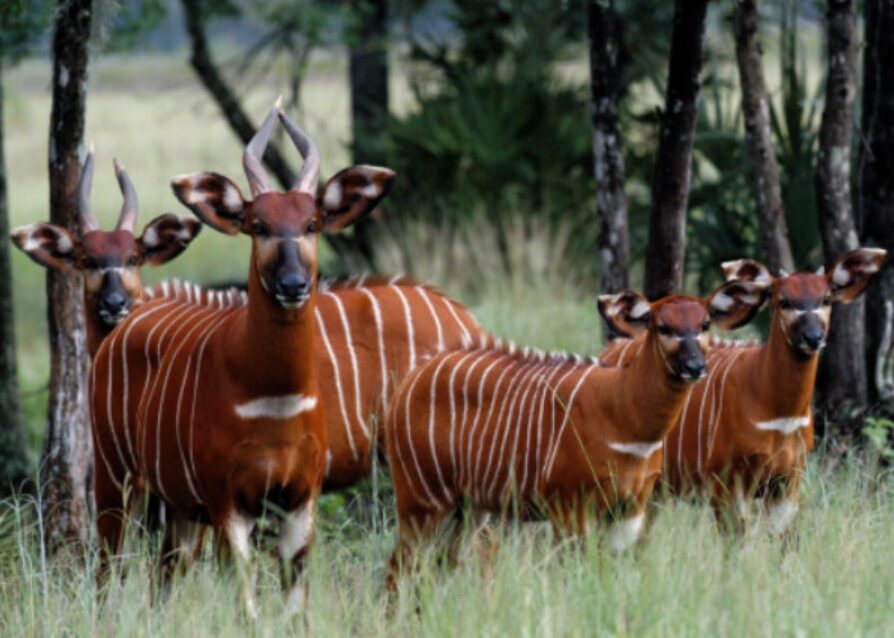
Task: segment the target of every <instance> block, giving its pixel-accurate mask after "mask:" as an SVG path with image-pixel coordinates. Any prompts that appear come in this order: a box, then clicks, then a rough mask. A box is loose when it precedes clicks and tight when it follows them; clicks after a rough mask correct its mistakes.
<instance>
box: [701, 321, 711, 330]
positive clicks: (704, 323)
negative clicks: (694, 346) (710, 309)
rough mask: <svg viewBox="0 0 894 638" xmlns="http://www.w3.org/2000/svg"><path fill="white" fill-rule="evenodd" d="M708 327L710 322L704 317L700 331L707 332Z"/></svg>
mask: <svg viewBox="0 0 894 638" xmlns="http://www.w3.org/2000/svg"><path fill="white" fill-rule="evenodd" d="M710 327H711V322H710V321H708V320H707V319H705V320H704V321H703V322H702V332H707V331H708V328H710Z"/></svg>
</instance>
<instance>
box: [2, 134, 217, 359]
mask: <svg viewBox="0 0 894 638" xmlns="http://www.w3.org/2000/svg"><path fill="white" fill-rule="evenodd" d="M114 164H115V175H116V176H117V177H118V185H119V186H120V188H121V194H122V195H123V196H124V204H123V205H122V206H121V213H120V214H119V216H118V224H117V225H116V226H115V230H113V231H109V232H107V231H103V230H101V229H100V227H99V223H98V222H97V221H96V217H95V216H94V214H93V209H92V207H91V206H90V188H91V186H92V184H93V152H92V150H91V151H90V152H89V153H88V154H87V159H86V160H85V161H84V168H83V170H82V171H81V181H80V184H79V186H78V225H79V231H80V232H79V233H78V234H77V236H76V235H74V234H73V233H71V232H69V231H68V230H67V229H65V228H62V227H61V226H56V225H54V224H45V223H35V224H30V225H28V226H22V227H21V228H16V229H15V230H13V231H12V240H13V242H14V243H15V245H16V246H18V247H19V248H20V249H21V250H22V251H23V252H24V253H25V254H27V255H28V256H29V257H31V259H33V260H34V261H36V262H37V263H38V264H40V265H42V266H46V267H47V268H53V269H55V270H58V271H61V272H70V271H72V270H77V271H79V272H81V274H82V275H83V276H84V307H85V311H86V325H87V349H88V351H89V352H90V354H91V355H93V354H95V353H96V351H97V350H98V349H99V344H100V343H101V342H102V340H103V339H105V337H106V336H107V335H108V334H109V333H110V332H111V331H112V329H113V328H114V327H115V326H116V325H118V324H119V323H121V321H122V320H123V319H124V318H126V317H127V316H128V314H129V313H130V312H131V310H133V308H134V307H135V306H136V305H138V304H139V303H142V302H143V301H144V300H145V299H146V298H148V296H151V292H147V291H144V290H143V283H142V281H141V279H140V266H143V265H145V264H149V265H152V266H158V265H161V264H163V263H166V262H168V261H170V260H172V259H174V258H175V257H176V256H177V255H179V254H180V253H181V252H183V251H184V250H185V249H186V247H187V246H188V245H189V243H190V242H191V241H192V240H193V239H194V238H195V237H196V235H198V234H199V231H200V230H201V228H202V225H201V224H200V223H199V222H198V221H196V220H195V219H186V218H184V219H181V218H179V217H177V216H175V215H172V214H171V213H167V214H164V215H161V216H159V217H156V218H155V219H153V220H152V221H151V222H149V223H148V224H147V225H146V227H145V228H144V229H143V234H142V236H140V237H134V228H135V226H136V222H137V212H138V205H137V193H136V189H135V188H134V186H133V184H132V183H131V181H130V178H129V177H128V176H127V172H126V171H125V170H124V168H123V167H122V166H121V165H120V164H119V163H118V160H115V162H114Z"/></svg>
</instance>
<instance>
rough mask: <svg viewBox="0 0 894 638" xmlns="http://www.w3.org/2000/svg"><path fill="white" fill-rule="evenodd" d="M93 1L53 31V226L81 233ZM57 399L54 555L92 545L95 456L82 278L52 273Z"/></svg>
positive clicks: (46, 459)
mask: <svg viewBox="0 0 894 638" xmlns="http://www.w3.org/2000/svg"><path fill="white" fill-rule="evenodd" d="M92 20H93V2H92V0H60V2H59V4H58V9H57V13H56V17H55V25H54V33H53V106H52V112H51V113H50V155H49V171H50V222H52V223H54V224H58V225H59V226H64V227H66V228H68V229H69V230H71V231H72V232H75V231H76V224H77V209H76V200H77V189H78V180H79V179H80V176H81V163H80V155H81V154H82V152H83V150H84V149H83V140H84V111H85V109H86V101H87V64H88V45H89V42H90V28H91V22H92ZM47 297H48V299H49V304H48V307H47V316H48V322H49V333H50V335H49V336H50V400H49V408H48V423H47V435H46V441H45V444H44V451H43V458H42V459H41V466H40V480H41V488H42V491H43V501H42V509H43V517H44V530H45V540H46V543H47V546H48V547H49V548H50V550H51V551H54V552H55V551H57V550H59V549H61V548H63V547H64V546H66V545H67V544H69V543H72V542H74V543H77V544H83V543H84V542H85V541H86V540H87V514H88V510H89V509H90V507H91V504H92V500H93V498H92V495H93V485H92V483H93V480H92V475H93V470H92V468H93V450H92V447H93V446H92V442H91V435H90V427H89V419H88V405H87V366H88V360H89V357H88V353H87V344H86V340H85V327H84V305H83V292H82V282H81V276H80V274H78V273H69V274H63V273H59V272H56V271H54V270H49V271H48V272H47Z"/></svg>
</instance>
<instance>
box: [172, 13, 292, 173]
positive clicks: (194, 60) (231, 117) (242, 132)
mask: <svg viewBox="0 0 894 638" xmlns="http://www.w3.org/2000/svg"><path fill="white" fill-rule="evenodd" d="M182 4H183V13H184V16H185V17H186V32H187V34H188V35H189V42H190V46H191V48H192V55H191V56H190V59H189V62H190V64H191V65H192V68H193V69H194V70H195V72H196V75H198V76H199V80H200V81H201V82H202V84H204V85H205V88H206V89H207V90H208V93H210V94H211V97H212V98H213V99H214V101H215V102H217V106H218V107H220V111H221V113H222V114H223V116H224V119H226V121H227V124H229V125H230V128H231V129H232V130H233V132H234V133H235V134H236V135H237V136H238V137H239V139H240V140H242V143H243V144H248V143H249V142H250V141H251V138H253V137H254V136H255V133H256V132H257V129H256V128H255V126H254V124H252V123H251V120H250V119H249V118H248V115H246V114H245V111H244V110H243V108H242V104H241V103H240V102H239V98H238V97H237V96H236V94H235V93H234V92H233V89H232V88H230V85H229V84H227V81H226V79H224V77H223V75H221V73H220V71H219V70H218V68H217V65H216V64H215V62H214V58H212V56H211V49H210V48H209V46H208V38H207V36H206V35H205V22H206V20H207V16H206V15H205V11H204V9H203V6H204V4H205V3H204V2H202V0H182ZM264 163H265V164H266V165H267V167H268V168H269V169H270V170H271V171H272V172H273V175H274V176H275V177H276V180H277V181H278V182H279V184H280V186H282V187H283V188H285V189H289V188H291V187H292V184H293V183H294V181H295V173H294V171H292V169H291V168H290V167H289V165H288V163H287V162H286V160H285V158H284V157H283V156H282V153H280V151H279V148H278V147H277V146H276V144H274V143H273V142H272V141H271V142H270V143H269V144H268V145H267V150H266V152H265V153H264Z"/></svg>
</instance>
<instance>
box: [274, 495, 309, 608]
mask: <svg viewBox="0 0 894 638" xmlns="http://www.w3.org/2000/svg"><path fill="white" fill-rule="evenodd" d="M315 506H316V499H315V498H313V497H312V498H310V499H308V500H307V502H305V504H304V505H303V506H302V507H300V508H299V509H297V510H295V511H293V512H289V513H288V514H286V516H285V518H284V519H283V522H282V529H281V530H280V535H279V561H280V573H281V576H282V586H283V590H284V591H288V598H287V599H286V613H287V614H288V615H289V616H294V615H296V614H300V613H301V612H303V611H304V608H305V605H306V604H307V582H305V581H304V580H303V579H302V572H303V571H304V567H305V562H306V559H307V553H308V550H309V549H310V543H311V541H312V540H313V532H314V508H315Z"/></svg>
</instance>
